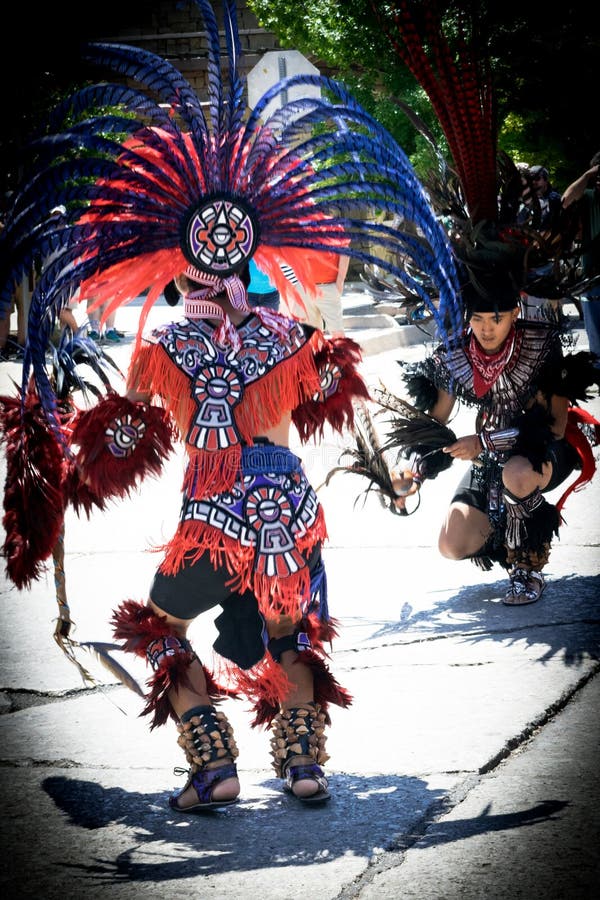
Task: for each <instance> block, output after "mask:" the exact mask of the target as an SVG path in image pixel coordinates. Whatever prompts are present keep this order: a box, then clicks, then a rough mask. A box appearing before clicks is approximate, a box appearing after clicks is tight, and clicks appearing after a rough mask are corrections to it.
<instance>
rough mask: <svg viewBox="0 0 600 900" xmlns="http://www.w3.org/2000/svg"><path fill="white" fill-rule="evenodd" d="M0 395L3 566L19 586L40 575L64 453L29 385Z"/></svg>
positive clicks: (55, 516)
mask: <svg viewBox="0 0 600 900" xmlns="http://www.w3.org/2000/svg"><path fill="white" fill-rule="evenodd" d="M21 407H22V396H21V392H19V394H18V395H17V396H15V397H7V396H3V397H0V438H1V440H2V441H3V442H4V445H5V448H6V467H7V474H6V489H5V493H4V516H3V519H2V523H3V525H4V528H5V531H6V537H5V541H4V547H3V552H4V557H5V559H6V571H7V574H8V576H9V578H10V580H11V581H12V582H13V584H15V585H16V587H17V588H18V589H19V590H22V589H23V588H25V587H30V585H31V582H32V581H35V580H36V579H37V578H39V577H40V575H41V574H42V571H43V569H44V565H43V564H44V562H45V561H46V560H47V559H48V558H49V557H50V555H51V553H52V550H53V548H54V546H55V544H56V542H57V540H58V537H59V535H60V532H61V528H62V523H63V519H64V512H65V505H64V499H63V491H62V481H63V474H64V455H63V448H61V446H60V444H59V442H58V439H57V438H56V436H55V435H54V433H53V432H52V431H51V430H50V429H49V428H48V423H47V421H46V417H45V416H44V413H43V410H42V408H41V405H40V402H39V400H38V398H37V394H36V393H35V391H34V390H33V389H32V388H30V389H29V390H28V392H27V395H26V397H25V403H24V408H23V415H21V412H22V409H21Z"/></svg>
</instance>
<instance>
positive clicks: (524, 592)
mask: <svg viewBox="0 0 600 900" xmlns="http://www.w3.org/2000/svg"><path fill="white" fill-rule="evenodd" d="M545 587H546V582H545V581H544V576H543V575H542V573H541V572H533V571H529V570H528V569H520V568H516V569H513V571H512V572H511V575H510V585H509V588H508V590H507V592H506V594H505V595H504V599H503V601H502V602H503V603H504V605H505V606H526V605H527V604H528V603H535V602H536V600H539V599H540V597H541V596H542V593H543V591H544V588H545Z"/></svg>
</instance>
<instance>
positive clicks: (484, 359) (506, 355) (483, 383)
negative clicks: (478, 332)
mask: <svg viewBox="0 0 600 900" xmlns="http://www.w3.org/2000/svg"><path fill="white" fill-rule="evenodd" d="M515 335H516V330H515V326H514V325H513V326H512V328H511V329H510V331H509V333H508V335H507V337H506V340H505V341H504V344H503V345H502V347H501V348H500V350H498V352H497V353H492V354H488V353H484V351H483V350H482V348H481V346H480V344H478V342H477V338H476V337H475V335H474V334H473V333H471V339H470V341H469V356H470V357H471V362H472V364H473V390H474V391H475V396H476V397H483V395H484V394H486V393H487V392H488V391H489V389H490V388H491V387H492V385H493V384H494V382H495V381H496V380H497V378H498V376H499V375H500V373H501V372H502V370H503V369H504V367H505V366H506V364H507V362H508V360H509V359H510V357H511V355H512V352H513V348H514V346H515Z"/></svg>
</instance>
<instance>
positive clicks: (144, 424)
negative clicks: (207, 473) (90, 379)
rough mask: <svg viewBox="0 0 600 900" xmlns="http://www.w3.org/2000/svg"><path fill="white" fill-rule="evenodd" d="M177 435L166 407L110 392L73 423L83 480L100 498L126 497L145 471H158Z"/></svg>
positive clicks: (74, 443)
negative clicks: (134, 400)
mask: <svg viewBox="0 0 600 900" xmlns="http://www.w3.org/2000/svg"><path fill="white" fill-rule="evenodd" d="M174 435H175V432H174V427H173V424H172V420H171V418H170V416H169V415H168V413H167V412H166V411H165V410H163V409H161V408H160V407H158V406H151V405H150V404H148V403H140V402H133V401H132V400H129V399H128V398H127V397H121V396H119V395H118V394H110V395H109V396H108V397H107V398H106V399H105V400H102V401H101V402H100V403H99V404H98V405H97V406H95V407H94V408H93V409H89V410H85V411H83V412H81V413H79V414H78V416H77V418H76V419H75V422H74V424H73V431H72V434H71V447H72V449H73V452H74V454H75V460H76V464H77V469H78V471H79V477H80V480H81V481H83V482H85V483H86V484H87V485H88V486H89V488H90V490H92V491H93V492H94V494H97V495H98V496H99V497H102V498H107V497H124V496H126V495H127V494H128V493H129V492H130V491H131V490H132V488H134V487H136V485H137V484H138V483H139V482H140V481H142V479H144V478H145V477H146V476H147V475H158V474H159V473H160V471H161V469H162V466H163V464H164V461H165V460H166V458H167V457H168V456H169V454H170V453H171V451H172V449H173V440H174Z"/></svg>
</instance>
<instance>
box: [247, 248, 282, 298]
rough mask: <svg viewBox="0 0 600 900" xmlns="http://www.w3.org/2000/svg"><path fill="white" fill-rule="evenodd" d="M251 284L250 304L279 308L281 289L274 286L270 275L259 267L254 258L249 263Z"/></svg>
mask: <svg viewBox="0 0 600 900" xmlns="http://www.w3.org/2000/svg"><path fill="white" fill-rule="evenodd" d="M248 269H249V271H250V284H249V285H248V306H251V307H252V308H254V307H255V306H265V307H267V309H279V291H278V290H277V288H276V287H274V286H273V285H272V284H271V282H270V280H269V277H268V275H265V273H264V272H263V271H261V269H259V268H258V266H257V265H256V263H255V262H254V260H253V259H251V260H250V262H249V264H248Z"/></svg>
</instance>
